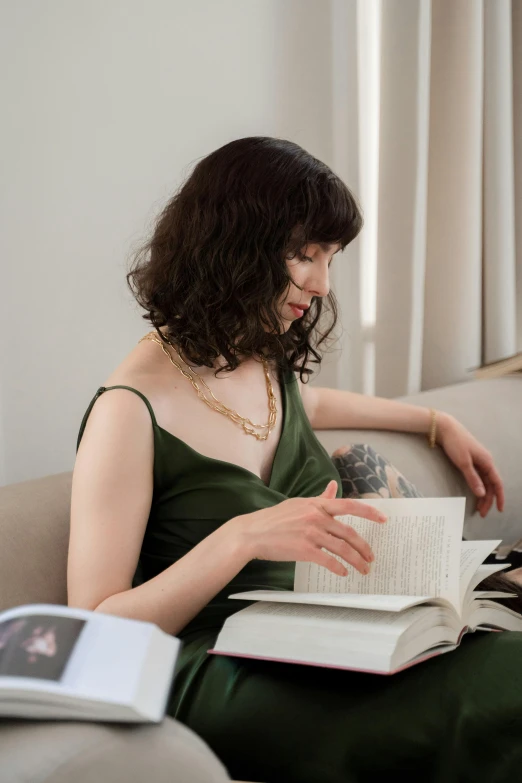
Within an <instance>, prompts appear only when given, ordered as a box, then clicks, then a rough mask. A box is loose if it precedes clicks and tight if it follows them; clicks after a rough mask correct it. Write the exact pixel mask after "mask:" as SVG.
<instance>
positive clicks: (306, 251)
mask: <svg viewBox="0 0 522 783" xmlns="http://www.w3.org/2000/svg"><path fill="white" fill-rule="evenodd" d="M340 249H341V247H340V245H327V244H324V243H315V244H310V245H305V246H304V247H303V248H302V249H301V252H300V253H298V254H297V255H296V256H295V258H292V259H288V258H287V259H286V264H287V267H288V272H289V274H290V276H291V277H292V280H293V281H294V283H296V285H292V284H291V285H290V289H289V291H288V293H287V295H286V297H285V299H284V301H283V302H282V306H281V316H282V318H283V321H284V323H285V325H286V326H288V325H289V324H291V323H292V321H295V320H296V318H300V317H301V315H302V311H300V310H295V309H294V308H293V307H292V304H293V305H298V306H299V305H304V306H306V305H310V304H311V302H312V298H313V297H314V296H315V297H318V296H321V297H324V296H328V293H329V292H330V271H329V268H330V264H331V263H332V259H333V256H334V255H335V253H338V252H339V250H340ZM297 286H300V287H301V288H302V290H301V291H300V290H299V288H297Z"/></svg>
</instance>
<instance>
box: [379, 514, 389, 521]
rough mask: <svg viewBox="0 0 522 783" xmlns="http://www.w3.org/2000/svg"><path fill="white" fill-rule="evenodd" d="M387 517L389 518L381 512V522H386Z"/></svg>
mask: <svg viewBox="0 0 522 783" xmlns="http://www.w3.org/2000/svg"><path fill="white" fill-rule="evenodd" d="M387 519H388V517H387V516H385V515H384V514H379V521H380V522H386V520H387Z"/></svg>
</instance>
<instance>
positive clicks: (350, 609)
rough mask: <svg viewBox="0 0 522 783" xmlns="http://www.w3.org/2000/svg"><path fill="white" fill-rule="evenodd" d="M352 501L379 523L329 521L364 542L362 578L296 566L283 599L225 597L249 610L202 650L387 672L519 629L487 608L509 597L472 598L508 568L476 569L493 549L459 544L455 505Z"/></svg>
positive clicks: (346, 518)
mask: <svg viewBox="0 0 522 783" xmlns="http://www.w3.org/2000/svg"><path fill="white" fill-rule="evenodd" d="M362 502H364V503H368V504H371V505H372V506H375V507H376V508H378V509H379V511H382V512H383V513H384V514H386V515H387V516H388V520H387V522H385V523H384V524H379V523H376V522H370V521H369V520H367V519H363V518H361V517H355V516H351V515H343V516H336V519H338V520H339V521H341V522H343V523H345V524H348V525H351V526H352V527H353V528H354V529H355V530H356V531H357V532H358V533H359V534H360V535H361V536H362V537H363V538H364V539H365V540H366V541H367V542H368V543H369V544H370V546H371V548H372V550H373V552H374V554H375V561H374V562H373V563H372V568H371V571H370V573H369V574H368V575H366V576H363V575H362V574H360V573H359V572H358V571H356V570H355V569H354V568H352V567H351V566H348V565H347V564H346V563H344V565H345V566H347V568H348V572H349V573H348V576H346V577H342V576H338V575H337V574H334V573H333V572H332V571H330V570H329V569H327V568H324V567H322V566H318V565H316V564H315V563H307V562H304V563H302V562H299V563H296V569H295V579H294V590H293V591H291V590H284V591H279V590H255V591H248V592H244V593H235V594H234V595H230V596H229V598H232V599H241V600H247V601H255V602H256V603H254V604H252V605H250V606H248V607H247V608H245V609H241V610H240V611H238V612H236V613H235V614H233V615H231V616H230V617H229V618H228V619H227V620H226V622H225V623H224V625H223V628H222V630H221V632H220V634H219V636H218V638H217V640H216V643H215V645H214V649H213V650H209V652H211V653H214V654H222V655H237V656H245V657H249V658H261V659H268V660H277V661H288V662H293V663H304V664H314V665H317V666H329V667H334V668H339V669H356V670H361V671H368V672H376V673H381V674H391V673H393V672H396V671H399V670H400V669H402V668H406V667H407V666H410V665H412V664H413V663H418V662H420V661H421V660H425V659H426V658H428V657H431V656H432V655H435V654H438V653H442V652H448V651H450V650H454V649H455V648H456V647H457V645H458V644H459V642H460V640H461V637H462V635H463V634H464V633H466V632H468V631H474V630H476V629H484V630H486V629H503V630H513V631H522V616H521V615H519V614H517V613H516V612H514V611H512V610H511V609H508V608H506V607H505V606H503V605H502V604H500V603H497V602H496V601H495V600H494V599H495V598H501V597H510V596H511V595H513V594H512V593H500V592H485V591H482V592H476V591H475V588H476V587H477V585H478V584H479V583H480V582H481V581H482V580H483V579H485V578H486V577H487V576H489V575H490V574H493V573H495V572H496V571H501V570H502V569H504V568H507V567H508V564H505V563H504V564H501V565H483V561H484V560H485V559H486V558H487V557H488V555H489V554H491V552H492V551H493V550H494V549H495V548H496V546H497V545H498V544H499V543H500V541H462V530H463V525H464V510H465V498H393V499H384V498H383V499H373V498H372V499H367V500H363V501H362ZM325 551H326V550H325ZM330 554H331V553H330ZM335 557H336V558H337V560H339V561H340V562H343V561H342V560H341V558H339V557H337V556H335ZM521 609H522V607H521Z"/></svg>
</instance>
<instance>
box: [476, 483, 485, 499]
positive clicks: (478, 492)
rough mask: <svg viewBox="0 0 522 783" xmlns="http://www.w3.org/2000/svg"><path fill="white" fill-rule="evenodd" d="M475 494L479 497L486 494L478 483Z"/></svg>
mask: <svg viewBox="0 0 522 783" xmlns="http://www.w3.org/2000/svg"><path fill="white" fill-rule="evenodd" d="M477 494H478V495H480V496H481V497H482V496H483V495H485V494H486V490H485V489H484V487H481V486H480V485H479V484H477Z"/></svg>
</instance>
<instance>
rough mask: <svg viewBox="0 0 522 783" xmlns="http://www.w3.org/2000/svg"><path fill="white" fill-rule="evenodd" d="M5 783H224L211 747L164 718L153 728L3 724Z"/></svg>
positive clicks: (223, 772) (0, 751)
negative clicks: (101, 782) (145, 782)
mask: <svg viewBox="0 0 522 783" xmlns="http://www.w3.org/2000/svg"><path fill="white" fill-rule="evenodd" d="M0 759H1V773H0V777H1V780H2V781H5V783H29V781H30V783H71V781H74V783H99V782H100V781H103V783H121V781H125V783H143V782H144V781H147V783H187V781H190V783H223V782H224V781H227V780H230V777H229V775H228V773H227V771H226V769H225V767H224V766H223V764H222V763H221V762H220V761H219V759H218V758H217V756H216V755H215V754H214V753H213V752H212V751H211V749H210V748H209V747H208V745H207V744H206V743H205V742H204V741H203V740H202V739H200V738H199V737H198V736H197V734H195V733H194V732H193V731H191V730H190V729H189V728H187V727H186V726H184V725H183V724H181V723H179V722H178V721H175V720H173V719H172V718H168V717H167V718H165V720H164V721H163V722H162V723H159V724H155V725H136V724H121V723H119V724H107V723H83V722H76V721H74V722H73V721H71V722H69V721H67V722H65V721H64V722H56V721H21V720H20V721H18V720H12V721H7V720H2V721H0Z"/></svg>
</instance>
